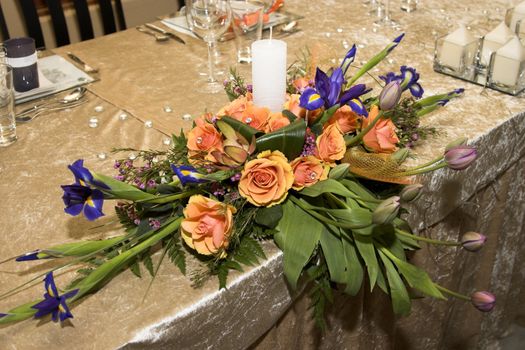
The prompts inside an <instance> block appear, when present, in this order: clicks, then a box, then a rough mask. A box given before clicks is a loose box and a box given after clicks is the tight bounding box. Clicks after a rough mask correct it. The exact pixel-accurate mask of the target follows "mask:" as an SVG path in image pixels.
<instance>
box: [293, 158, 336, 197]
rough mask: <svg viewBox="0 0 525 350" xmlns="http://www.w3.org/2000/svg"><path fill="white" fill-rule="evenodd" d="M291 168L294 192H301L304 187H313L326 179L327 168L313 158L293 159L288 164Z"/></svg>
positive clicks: (328, 168)
mask: <svg viewBox="0 0 525 350" xmlns="http://www.w3.org/2000/svg"><path fill="white" fill-rule="evenodd" d="M290 165H291V166H292V170H293V175H294V183H293V186H292V188H293V189H294V190H302V189H303V188H305V187H310V186H312V185H315V184H316V183H317V182H318V181H322V180H326V178H327V177H328V171H329V170H330V167H329V166H326V165H323V163H322V162H321V161H320V160H319V159H317V158H316V157H314V156H306V157H299V158H295V159H294V160H293V162H292V163H291V164H290Z"/></svg>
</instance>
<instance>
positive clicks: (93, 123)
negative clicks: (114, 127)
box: [88, 117, 98, 128]
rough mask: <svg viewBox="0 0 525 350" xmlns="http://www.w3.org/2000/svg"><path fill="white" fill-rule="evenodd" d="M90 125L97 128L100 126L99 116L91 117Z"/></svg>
mask: <svg viewBox="0 0 525 350" xmlns="http://www.w3.org/2000/svg"><path fill="white" fill-rule="evenodd" d="M88 125H89V127H90V128H96V127H97V126H98V118H97V117H91V118H89V124H88Z"/></svg>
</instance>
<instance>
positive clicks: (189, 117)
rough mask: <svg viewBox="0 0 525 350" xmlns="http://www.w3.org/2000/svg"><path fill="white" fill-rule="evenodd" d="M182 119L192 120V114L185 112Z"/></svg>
mask: <svg viewBox="0 0 525 350" xmlns="http://www.w3.org/2000/svg"><path fill="white" fill-rule="evenodd" d="M182 120H186V121H187V120H191V114H188V113H186V114H183V115H182Z"/></svg>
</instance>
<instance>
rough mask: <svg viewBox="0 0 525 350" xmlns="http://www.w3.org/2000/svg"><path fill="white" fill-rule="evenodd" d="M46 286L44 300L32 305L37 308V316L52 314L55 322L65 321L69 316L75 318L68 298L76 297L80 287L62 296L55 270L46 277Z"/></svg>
mask: <svg viewBox="0 0 525 350" xmlns="http://www.w3.org/2000/svg"><path fill="white" fill-rule="evenodd" d="M44 287H45V289H46V292H45V293H44V300H42V301H41V302H39V303H37V304H35V305H33V306H32V307H31V308H33V309H36V310H37V312H36V313H35V317H36V318H38V317H42V316H45V315H48V314H51V319H52V320H53V321H54V322H57V321H58V320H59V319H60V321H64V320H66V319H68V318H73V315H72V314H71V312H70V311H69V307H68V306H67V303H66V300H67V299H69V298H72V297H74V296H75V295H76V294H77V293H78V289H75V290H72V291H70V292H67V293H66V294H63V295H62V296H60V295H58V290H57V287H56V285H55V280H54V278H53V272H49V273H48V274H47V275H46V277H45V278H44Z"/></svg>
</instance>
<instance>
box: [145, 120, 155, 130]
mask: <svg viewBox="0 0 525 350" xmlns="http://www.w3.org/2000/svg"><path fill="white" fill-rule="evenodd" d="M144 126H145V127H146V128H148V129H149V128H151V127H152V126H153V122H152V121H151V120H146V121H145V122H144Z"/></svg>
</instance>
